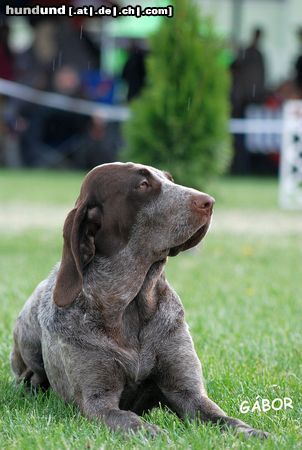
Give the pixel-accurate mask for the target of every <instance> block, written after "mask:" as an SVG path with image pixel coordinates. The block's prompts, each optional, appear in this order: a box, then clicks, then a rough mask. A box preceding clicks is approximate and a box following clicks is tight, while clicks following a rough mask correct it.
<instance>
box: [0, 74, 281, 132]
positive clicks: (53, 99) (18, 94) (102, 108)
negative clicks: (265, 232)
mask: <svg viewBox="0 0 302 450" xmlns="http://www.w3.org/2000/svg"><path fill="white" fill-rule="evenodd" d="M0 94H3V95H7V96H9V97H13V98H18V99H19V100H23V101H27V102H31V103H35V104H37V105H41V106H47V107H49V108H56V109H61V110H64V111H70V112H73V113H78V114H84V115H88V116H94V115H96V116H98V117H101V118H102V119H104V120H109V121H110V120H111V121H116V122H123V121H125V120H127V119H128V118H129V117H130V111H129V108H127V107H125V106H109V105H104V104H103V105H100V104H99V103H96V102H92V101H88V100H82V99H79V98H73V97H68V96H67V95H62V94H56V93H53V92H45V91H39V90H38V89H33V88H31V87H29V86H25V85H24V84H20V83H16V82H14V81H9V80H4V79H2V78H0ZM282 123H283V122H282V120H280V119H231V120H230V121H229V131H230V133H232V134H279V135H280V134H282Z"/></svg>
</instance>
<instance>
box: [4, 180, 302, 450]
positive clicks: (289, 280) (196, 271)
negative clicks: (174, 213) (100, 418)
mask: <svg viewBox="0 0 302 450" xmlns="http://www.w3.org/2000/svg"><path fill="white" fill-rule="evenodd" d="M81 177H82V175H81V174H69V173H64V174H63V173H59V174H57V173H51V174H49V173H46V172H45V173H42V172H38V173H34V172H31V173H30V172H29V173H23V172H13V173H12V172H10V173H5V172H2V173H0V193H1V194H0V195H1V202H21V201H24V202H27V203H37V204H39V203H40V202H41V201H42V200H43V201H44V202H46V201H47V202H49V204H52V205H53V204H66V203H70V204H72V203H73V202H74V200H75V195H76V194H77V191H78V187H79V185H80V181H81ZM31 187H32V188H31ZM3 189H4V190H5V191H6V195H5V194H4V193H3ZM215 189H217V192H218V196H219V198H220V199H221V203H222V205H223V207H234V208H239V207H240V206H242V208H246V207H247V206H246V203H245V200H246V199H249V201H250V203H251V204H250V205H249V208H255V210H256V209H257V210H259V208H260V209H261V208H263V209H268V208H272V209H274V208H276V206H274V204H273V199H274V198H275V197H276V183H275V182H274V180H268V181H267V180H252V181H251V180H241V179H234V180H231V179H227V180H223V181H220V182H219V183H217V184H216V188H215ZM219 192H221V195H220V194H219ZM260 194H261V195H260ZM229 196H231V198H230V197H229ZM216 197H217V194H216ZM45 199H46V200H45ZM257 199H258V200H257ZM243 214H244V212H243ZM255 220H256V219H255ZM0 254H1V259H0V297H1V320H0V448H1V449H16V450H27V449H41V450H42V449H43V450H48V449H49V450H50V449H54V450H58V449H72V450H74V449H95V450H96V449H101V448H102V449H136V448H138V449H140V448H152V449H163V448H172V449H184V450H186V449H189V448H192V449H230V448H234V449H262V448H263V449H284V450H290V449H300V448H301V447H302V437H301V413H302V392H301V375H302V370H301V369H302V367H301V361H302V358H301V357H302V329H301V311H302V283H301V279H302V277H301V275H302V273H301V272H302V271H301V260H302V243H301V236H298V235H295V234H292V235H290V234H285V235H280V236H270V235H263V236H259V235H255V236H254V235H253V234H249V235H248V236H245V235H243V234H241V235H239V236H236V235H233V234H226V233H216V234H215V233H212V234H211V233H210V234H209V236H208V237H207V238H206V240H205V242H204V244H203V245H202V246H201V247H200V248H199V249H198V250H195V251H192V252H189V253H185V254H182V255H180V256H178V257H177V258H170V260H169V263H168V267H167V274H168V278H169V281H170V282H171V284H172V285H173V286H174V288H175V289H176V290H177V292H178V293H179V294H180V296H181V298H182V300H183V303H184V306H185V310H186V317H187V321H188V323H189V325H190V329H191V333H192V335H193V339H194V342H195V347H196V350H197V352H198V355H199V356H200V359H201V361H202V363H203V367H204V376H205V379H206V381H207V389H208V393H209V395H210V397H211V398H212V399H213V400H215V401H216V402H217V403H218V404H219V405H220V406H221V407H222V408H223V409H225V410H226V411H227V412H228V414H230V415H233V416H236V417H239V418H241V419H242V420H244V421H246V422H248V423H250V424H251V425H253V426H255V427H257V428H261V429H264V430H267V431H269V432H270V433H271V437H270V438H269V439H268V440H267V441H265V442H263V441H259V440H257V439H250V440H248V441H247V440H244V439H242V438H241V437H239V436H236V435H235V434H233V433H232V432H228V433H224V434H221V433H220V431H219V430H218V429H217V428H216V427H215V426H211V425H200V424H197V423H193V424H189V423H182V422H180V421H179V420H178V419H177V418H176V417H175V416H174V415H173V414H171V413H168V412H166V411H162V410H154V411H153V412H152V413H151V414H150V415H148V416H146V418H145V419H146V420H148V421H150V422H153V423H155V424H157V425H158V426H160V427H161V428H162V429H164V430H166V434H163V435H162V436H159V437H157V438H156V439H154V440H151V439H149V438H148V437H146V436H143V435H136V436H131V437H129V438H128V439H125V438H124V437H122V436H120V435H119V434H116V433H111V432H109V431H108V429H106V428H105V427H104V426H102V425H101V424H98V423H96V422H89V421H88V420H86V419H85V418H84V417H82V416H81V415H80V414H79V412H78V410H77V408H75V407H74V406H70V405H65V404H64V403H63V402H62V401H61V400H60V399H59V398H58V397H57V396H56V395H55V394H54V393H53V392H49V393H47V394H45V395H42V394H39V395H38V396H32V395H29V394H26V393H24V392H23V390H22V388H18V389H16V388H15V386H14V383H13V380H12V376H11V373H10V367H9V352H10V349H11V345H12V327H13V323H14V321H15V319H16V316H17V314H18V312H19V310H20V309H21V307H22V305H23V303H24V301H25V300H26V298H27V296H28V295H29V294H30V293H31V292H32V290H33V289H34V287H35V286H36V284H37V283H38V282H39V281H40V280H41V279H43V278H45V277H46V276H47V274H48V272H49V270H50V269H51V267H52V266H53V265H54V263H55V262H56V261H57V260H58V259H59V258H60V254H61V231H60V226H58V228H57V229H54V230H52V229H49V230H43V229H40V230H31V229H29V230H27V231H22V232H20V233H16V232H15V231H14V232H13V233H12V234H10V233H8V232H7V231H6V233H5V234H4V235H1V233H0ZM258 395H259V396H260V398H268V399H271V400H273V399H274V398H276V397H281V398H282V397H285V396H286V397H291V398H292V399H293V406H294V408H293V409H288V410H285V411H284V410H281V411H273V410H270V411H268V412H266V413H263V412H262V413H248V414H241V413H240V411H239V406H240V403H241V402H242V401H243V400H249V401H250V402H251V403H253V402H254V401H255V400H256V398H257V396H258Z"/></svg>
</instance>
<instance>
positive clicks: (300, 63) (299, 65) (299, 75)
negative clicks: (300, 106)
mask: <svg viewBox="0 0 302 450" xmlns="http://www.w3.org/2000/svg"><path fill="white" fill-rule="evenodd" d="M297 35H298V39H299V43H300V55H299V56H298V58H297V60H296V64H295V69H296V76H295V82H296V86H297V88H298V89H299V91H300V94H301V95H302V27H300V28H299V29H298V32H297Z"/></svg>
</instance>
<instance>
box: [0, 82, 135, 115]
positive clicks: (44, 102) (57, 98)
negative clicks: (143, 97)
mask: <svg viewBox="0 0 302 450" xmlns="http://www.w3.org/2000/svg"><path fill="white" fill-rule="evenodd" d="M0 94H3V95H7V96H9V97H14V98H18V99H19V100H24V101H27V102H31V103H35V104H37V105H41V106H48V107H50V108H56V109H62V110H64V111H71V112H73V113H78V114H84V115H88V116H94V115H95V116H98V117H101V118H102V119H104V120H112V121H117V122H121V121H124V120H126V119H128V117H129V109H128V108H127V107H124V106H108V105H100V104H99V103H95V102H91V101H88V100H82V99H79V98H72V97H68V96H67V95H61V94H56V93H53V92H45V91H39V90H38V89H33V88H31V87H29V86H25V85H23V84H20V83H16V82H14V81H8V80H4V79H2V78H0Z"/></svg>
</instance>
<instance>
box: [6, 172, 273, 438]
mask: <svg viewBox="0 0 302 450" xmlns="http://www.w3.org/2000/svg"><path fill="white" fill-rule="evenodd" d="M213 203H214V201H213V199H212V198H211V197H209V196H208V195H206V194H203V193H201V192H198V191H196V190H193V189H189V188H185V187H183V186H179V185H177V184H174V183H173V181H172V179H171V177H170V175H169V174H167V173H164V172H161V171H159V170H157V169H154V168H152V167H146V166H142V165H138V164H132V163H127V164H122V163H114V164H104V165H102V166H98V167H96V168H95V169H93V170H92V171H91V172H89V173H88V175H87V176H86V178H85V180H84V182H83V185H82V188H81V192H80V195H79V198H78V200H77V202H76V205H75V208H74V209H72V211H70V213H69V214H68V216H67V218H66V221H65V224H64V232H63V236H64V247H63V255H62V261H61V263H60V264H59V265H58V266H57V267H55V269H54V270H53V271H52V273H51V274H50V276H49V277H48V278H47V279H46V280H44V281H43V282H42V283H40V284H39V286H38V287H37V288H36V290H35V291H34V293H33V294H32V296H31V297H30V298H29V300H28V301H27V302H26V304H25V306H24V308H23V310H22V311H21V314H20V315H19V317H18V320H17V324H16V327H15V330H14V348H13V351H12V355H11V364H12V368H13V372H14V374H15V377H16V379H17V381H24V382H25V383H26V384H28V385H30V386H33V387H39V386H40V387H42V388H47V387H48V386H49V385H50V386H51V387H52V388H53V389H54V390H55V392H57V394H58V395H59V396H60V397H62V398H63V399H64V400H65V401H66V402H75V403H76V404H77V405H78V406H79V408H80V409H81V411H82V412H83V414H84V415H86V416H87V417H89V418H98V419H99V420H100V421H102V422H103V423H105V424H107V425H108V426H109V427H110V428H111V429H113V430H115V429H122V430H124V431H129V430H137V429H139V428H142V427H143V428H145V429H147V430H149V431H150V432H151V433H152V434H155V433H156V432H157V431H158V428H157V427H156V426H153V425H150V424H147V423H146V422H144V421H143V420H142V419H141V418H140V417H139V415H141V414H142V413H143V412H144V411H147V410H149V409H151V408H152V407H155V406H157V405H158V404H159V403H160V404H162V405H167V406H168V407H169V408H170V409H171V410H172V411H174V412H175V413H176V414H177V415H178V416H179V417H181V418H184V417H189V418H198V419H200V420H202V421H211V422H215V423H218V424H219V425H221V426H231V427H234V428H236V429H237V430H239V431H241V432H243V433H245V434H246V435H258V436H260V437H265V436H266V433H263V432H261V431H258V430H254V429H253V428H251V427H250V426H248V425H247V424H245V423H243V422H242V421H240V420H238V419H234V418H230V417H228V416H227V415H226V414H225V413H224V412H223V411H222V410H221V409H220V408H219V407H218V406H217V405H216V404H215V403H214V402H213V401H211V400H210V399H209V398H208V396H207V394H206V390H205V387H204V383H203V380H202V372H201V364H200V362H199V359H198V357H197V355H196V352H195V350H194V346H193V342H192V339H191V336H190V333H189V331H188V326H187V324H186V322H185V319H184V311H183V306H182V303H181V301H180V299H179V297H178V296H177V294H176V293H175V292H174V290H173V289H172V288H171V287H170V285H169V284H168V282H167V280H166V278H165V273H164V266H165V262H166V259H167V256H169V255H170V256H175V255H176V254H177V253H179V252H180V251H183V250H186V249H188V248H191V247H193V246H195V245H196V244H197V243H198V242H199V241H200V240H201V239H202V238H203V237H204V236H205V234H206V232H207V230H208V227H209V224H210V220H211V214H212V207H213Z"/></svg>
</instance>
